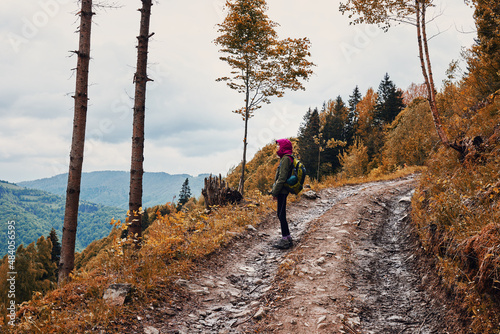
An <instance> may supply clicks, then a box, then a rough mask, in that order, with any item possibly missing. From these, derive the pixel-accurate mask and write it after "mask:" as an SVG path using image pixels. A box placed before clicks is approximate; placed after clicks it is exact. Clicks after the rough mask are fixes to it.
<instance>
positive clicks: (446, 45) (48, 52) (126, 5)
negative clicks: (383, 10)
mask: <svg viewBox="0 0 500 334" xmlns="http://www.w3.org/2000/svg"><path fill="white" fill-rule="evenodd" d="M117 3H119V4H120V5H121V6H122V7H121V8H119V9H108V10H104V9H96V13H97V15H96V16H94V20H93V23H94V24H93V27H92V50H91V57H92V60H91V63H90V79H89V81H90V83H91V86H90V88H89V99H90V101H89V109H88V120H87V141H86V144H85V145H86V153H85V159H84V164H83V168H84V171H96V170H129V169H130V150H131V149H130V146H131V135H132V105H133V101H132V97H133V96H134V86H133V83H132V78H133V74H134V72H135V63H136V55H137V54H136V48H135V46H136V44H137V40H136V36H137V35H138V31H139V19H140V16H139V15H140V14H139V12H138V11H137V9H138V8H139V7H140V6H141V2H140V1H139V0H136V1H131V0H121V1H120V0H117ZM436 3H439V5H440V12H442V15H441V16H439V17H438V18H437V19H436V20H435V21H434V22H433V23H432V24H430V26H429V29H431V30H432V32H431V33H430V34H433V33H437V32H438V31H440V32H441V34H439V35H438V36H437V37H435V38H434V39H432V40H431V42H430V49H431V57H432V62H433V69H434V74H435V79H436V82H437V84H438V86H441V82H442V80H443V78H444V73H445V71H446V69H447V68H448V65H449V63H450V61H452V60H454V59H459V58H460V51H461V48H462V47H469V46H470V45H471V44H472V41H473V38H474V37H475V33H474V30H475V29H474V22H473V19H472V12H473V10H472V9H471V8H468V7H467V6H465V5H464V4H463V2H462V1H456V0H446V1H436ZM223 4H224V1H223V0H183V1H181V0H177V1H173V0H159V1H157V3H156V4H155V5H154V6H153V8H152V17H151V32H154V33H155V35H154V37H153V38H152V39H151V42H150V49H149V51H150V52H149V63H150V66H149V76H150V77H151V78H152V79H153V80H154V82H152V83H149V84H148V88H147V89H148V91H147V99H146V107H147V110H146V142H145V162H144V167H145V171H146V172H166V173H170V174H177V173H187V174H191V175H197V174H199V173H222V174H223V175H224V174H226V172H227V171H228V169H229V168H230V167H232V166H234V165H236V164H238V163H239V162H240V161H241V155H242V137H243V121H242V120H241V117H240V116H239V115H236V114H233V113H231V111H232V110H235V109H238V108H240V107H242V106H243V96H242V95H240V94H238V93H237V92H235V91H233V90H231V89H230V88H229V87H227V86H226V84H225V83H221V82H216V81H215V79H216V78H218V77H221V76H226V75H228V74H229V71H230V69H229V67H228V65H227V64H226V63H224V62H222V61H221V60H219V56H220V55H221V54H219V53H218V48H217V46H216V45H215V44H214V43H213V40H214V39H215V38H216V37H217V27H216V25H217V24H218V23H221V22H222V20H223V18H224V16H225V13H224V11H223ZM338 4H339V2H338V1H332V0H313V1H306V0H295V1H290V0H268V5H269V11H268V15H269V17H270V19H271V20H273V21H275V22H277V23H279V24H280V26H279V27H278V28H277V32H278V34H279V37H280V38H286V37H292V38H301V37H308V38H309V39H310V40H311V44H312V48H311V53H312V57H311V60H312V61H313V62H314V63H315V64H316V67H314V71H315V73H314V75H313V76H312V77H311V79H310V80H309V82H306V83H305V88H306V90H305V91H297V92H290V91H288V92H287V93H285V96H284V97H283V98H279V99H278V98H274V99H273V100H272V103H271V104H269V105H264V106H263V107H262V108H261V109H260V110H258V111H257V113H256V116H255V117H254V118H252V119H251V120H250V123H249V158H251V157H252V156H253V154H254V153H255V152H256V151H257V150H258V149H259V148H260V147H262V146H264V145H265V144H267V143H269V142H271V141H272V140H274V139H278V138H282V137H289V136H295V135H296V134H297V130H298V127H299V125H300V123H301V121H302V117H303V115H304V114H305V113H306V112H307V110H308V108H309V107H312V108H314V107H321V105H322V104H323V102H324V101H327V100H329V99H334V98H336V97H337V96H338V95H340V96H341V97H342V98H343V99H344V101H347V99H348V97H349V95H350V94H351V93H352V91H353V89H354V87H355V86H356V85H358V86H359V89H360V90H361V92H362V94H363V95H364V94H365V92H366V90H367V89H368V88H370V87H373V88H374V89H375V90H376V89H377V88H378V85H379V83H380V81H381V80H382V78H383V76H384V74H385V73H386V72H387V73H388V74H389V75H390V77H391V79H392V81H393V82H394V83H395V84H396V86H397V87H399V88H402V89H406V88H407V87H408V86H409V85H410V84H411V83H413V82H415V83H421V82H422V81H423V80H422V74H421V72H420V63H419V60H418V57H417V55H418V54H417V43H416V32H415V28H414V27H412V26H406V25H400V26H396V27H393V28H391V30H389V32H388V33H383V32H382V31H380V30H378V29H377V28H376V27H373V26H349V21H348V19H347V17H345V16H342V15H341V14H340V13H339V11H338ZM77 9H78V4H77V1H75V0H22V1H19V0H2V1H1V4H0V41H1V45H2V48H1V49H2V51H1V53H0V73H1V81H0V179H2V180H7V181H10V182H18V181H25V180H33V179H38V178H43V177H50V176H53V175H56V174H61V173H66V172H67V170H68V160H69V151H70V144H71V135H72V122H73V104H74V102H73V99H72V98H71V96H72V93H73V91H74V87H75V76H74V73H73V72H72V69H73V68H75V67H76V57H74V56H71V53H70V52H69V51H71V50H76V49H77V48H78V35H77V34H76V33H75V31H76V29H77V27H78V23H79V17H78V16H75V14H76V12H77V11H78V10H77ZM462 32H469V33H462ZM471 32H472V33H471ZM438 88H439V87H438Z"/></svg>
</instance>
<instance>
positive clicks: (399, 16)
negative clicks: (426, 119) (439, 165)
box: [339, 0, 464, 154]
mask: <svg viewBox="0 0 500 334" xmlns="http://www.w3.org/2000/svg"><path fill="white" fill-rule="evenodd" d="M433 3H434V1H433V0H412V1H393V0H381V1H373V0H347V2H345V3H340V7H339V9H340V11H341V12H342V13H343V14H345V13H350V14H349V17H350V18H352V17H353V16H355V18H354V19H353V20H352V21H351V24H359V23H367V24H377V25H379V26H380V27H381V28H382V29H383V30H384V31H387V30H388V29H389V28H390V26H391V24H393V23H400V22H404V23H409V24H412V25H414V26H415V27H416V33H417V43H418V51H419V58H420V66H421V68H422V75H423V76H424V82H425V85H426V87H427V94H428V101H429V105H430V109H431V113H432V118H433V123H434V126H435V128H436V132H437V134H438V136H439V138H440V140H441V142H442V143H443V144H444V145H445V146H447V147H451V148H453V149H455V150H457V151H458V152H460V153H461V154H463V153H464V147H463V146H462V145H461V144H458V143H456V142H453V143H452V142H451V141H450V140H449V138H448V135H447V133H446V131H445V129H444V127H443V122H442V120H441V115H440V113H439V111H438V108H437V103H436V94H437V92H436V86H435V84H434V77H433V74H432V66H431V60H430V53H429V46H428V43H427V42H428V38H427V29H426V28H427V27H426V23H427V17H426V15H427V10H428V9H429V8H430V7H433V6H434V4H433Z"/></svg>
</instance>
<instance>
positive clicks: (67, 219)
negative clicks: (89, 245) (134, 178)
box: [58, 0, 94, 284]
mask: <svg viewBox="0 0 500 334" xmlns="http://www.w3.org/2000/svg"><path fill="white" fill-rule="evenodd" d="M81 3H82V7H81V10H80V12H79V13H78V14H79V15H80V28H79V34H80V41H79V47H78V51H74V53H75V54H76V55H77V56H78V61H77V67H76V88H75V95H74V96H73V98H74V100H75V111H74V117H73V138H72V141H71V152H70V162H69V172H68V187H67V190H66V207H65V211H64V225H63V233H62V240H61V258H60V261H59V275H58V281H59V284H62V283H64V281H66V280H67V279H68V278H69V274H70V273H71V271H72V270H73V268H74V265H75V239H76V229H77V225H78V205H79V201H80V183H81V179H82V165H83V152H84V144H85V126H86V122H87V103H88V77H89V61H90V32H91V26H92V16H93V15H94V13H93V12H92V0H81Z"/></svg>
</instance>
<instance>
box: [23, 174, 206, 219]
mask: <svg viewBox="0 0 500 334" xmlns="http://www.w3.org/2000/svg"><path fill="white" fill-rule="evenodd" d="M129 175H130V174H129V173H128V172H120V171H100V172H90V173H83V174H82V184H81V193H80V199H81V200H84V201H89V202H92V203H98V204H102V205H108V206H114V207H118V208H122V209H125V210H127V209H128V200H129V198H128V193H129V190H130V189H129V184H128V183H129V181H130V176H129ZM206 176H207V175H205V174H200V175H198V176H191V175H187V174H174V175H171V174H168V173H147V172H146V173H144V195H143V207H152V206H155V205H161V204H165V203H167V202H172V201H173V198H174V196H178V195H179V192H180V190H181V188H182V183H183V182H184V181H185V180H186V178H187V179H188V180H189V187H190V188H191V192H192V195H193V196H194V197H198V196H200V194H201V188H202V187H203V180H204V178H205V177H206ZM67 182H68V174H60V175H57V176H54V177H51V178H46V179H40V180H33V181H24V182H19V185H21V186H23V187H27V188H34V189H41V190H45V191H48V192H51V193H54V194H57V195H61V196H64V195H65V194H66V186H67Z"/></svg>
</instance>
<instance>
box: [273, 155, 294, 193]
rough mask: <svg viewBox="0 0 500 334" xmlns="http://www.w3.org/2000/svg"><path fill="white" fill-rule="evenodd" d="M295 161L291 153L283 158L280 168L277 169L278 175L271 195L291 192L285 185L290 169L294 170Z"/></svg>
mask: <svg viewBox="0 0 500 334" xmlns="http://www.w3.org/2000/svg"><path fill="white" fill-rule="evenodd" d="M292 167H293V163H292V159H290V155H288V154H285V155H284V156H283V157H282V158H281V160H280V165H279V167H278V169H277V170H276V177H275V178H274V184H273V190H272V191H271V195H273V196H274V197H276V196H278V195H279V194H284V195H286V194H288V193H290V192H289V191H288V189H287V188H286V187H284V185H285V183H286V180H287V179H288V177H289V176H290V171H291V170H292Z"/></svg>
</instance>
